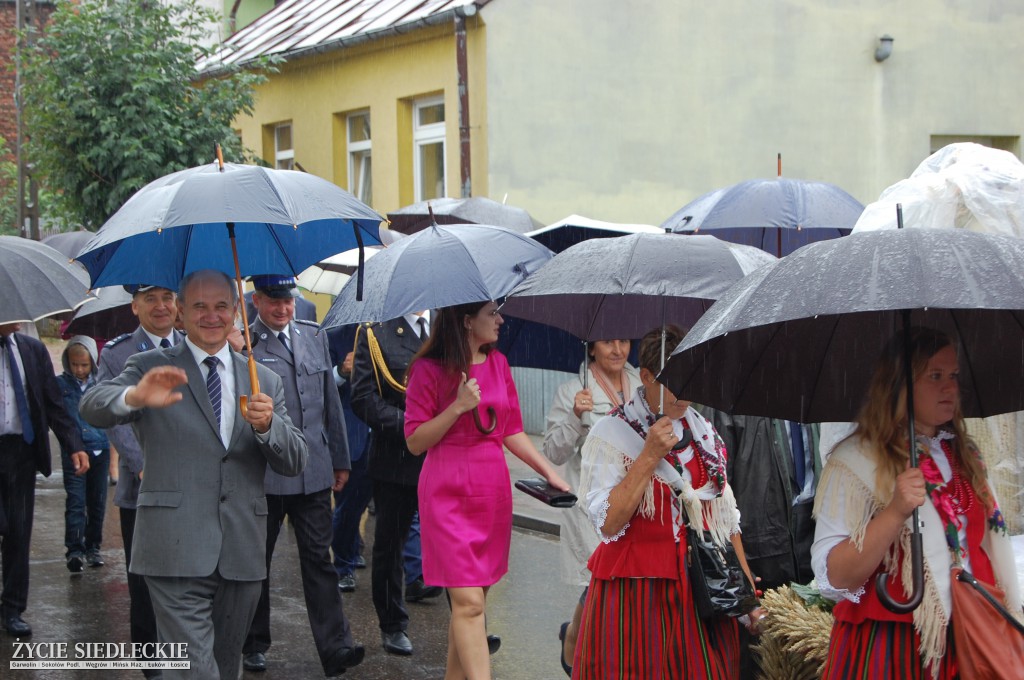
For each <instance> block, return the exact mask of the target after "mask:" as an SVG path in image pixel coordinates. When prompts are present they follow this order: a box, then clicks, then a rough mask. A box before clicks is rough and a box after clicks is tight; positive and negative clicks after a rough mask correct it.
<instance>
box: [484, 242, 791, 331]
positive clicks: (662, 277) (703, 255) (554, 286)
mask: <svg viewBox="0 0 1024 680" xmlns="http://www.w3.org/2000/svg"><path fill="white" fill-rule="evenodd" d="M774 259H775V258H774V257H772V256H771V255H769V254H767V253H765V252H763V251H760V250H757V249H754V248H750V247H747V246H739V245H735V244H731V243H726V242H725V241H720V240H718V239H717V238H715V237H713V236H694V237H690V238H682V237H680V236H673V235H671V234H647V233H640V234H630V235H629V236H620V237H617V238H602V239H590V240H587V241H583V242H581V243H577V244H576V245H574V246H571V247H570V248H567V249H566V250H564V251H562V252H561V253H559V254H558V255H556V256H555V257H554V259H552V260H551V262H550V263H549V264H548V265H547V266H545V267H544V269H542V270H540V271H539V272H537V273H536V274H534V275H532V276H530V278H528V279H527V280H526V281H524V282H523V283H521V284H520V285H519V286H517V287H516V289H515V290H514V291H512V292H511V293H510V294H509V297H508V299H507V300H506V301H505V304H504V305H502V308H501V311H502V313H508V314H511V315H512V316H516V317H519V318H522V319H529V320H531V321H539V322H540V323H544V324H548V325H551V326H556V327H558V328H561V329H562V330H565V331H568V332H570V333H572V334H573V335H575V336H576V337H578V338H581V339H583V340H607V339H609V338H638V337H640V336H641V335H643V334H644V333H646V332H647V331H649V330H651V328H654V327H657V326H660V325H663V324H665V323H677V324H681V325H684V326H686V325H690V324H692V323H694V322H695V321H696V320H697V319H698V318H700V316H701V315H702V314H703V313H704V311H705V310H706V309H707V308H708V307H710V306H711V303H712V302H713V301H714V300H716V299H717V298H718V297H719V296H720V295H722V294H723V293H724V292H725V291H726V290H728V288H729V286H731V285H732V284H733V283H735V282H736V281H739V280H740V279H741V278H743V276H744V275H745V274H747V273H749V272H751V271H753V270H754V269H756V268H757V267H759V266H761V265H762V264H765V263H766V262H769V261H772V260H774Z"/></svg>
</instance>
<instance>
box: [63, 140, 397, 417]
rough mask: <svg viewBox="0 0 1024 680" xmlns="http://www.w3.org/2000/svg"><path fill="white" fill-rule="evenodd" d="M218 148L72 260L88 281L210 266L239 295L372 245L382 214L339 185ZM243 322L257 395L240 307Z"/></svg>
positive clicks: (176, 277) (167, 284)
mask: <svg viewBox="0 0 1024 680" xmlns="http://www.w3.org/2000/svg"><path fill="white" fill-rule="evenodd" d="M217 154H218V160H217V162H216V163H210V164H208V165H201V166H199V167H195V168H189V169H188V170H182V171H180V172H175V173H172V174H170V175H166V176H164V177H161V178H160V179H157V180H155V181H153V182H150V183H149V184H147V185H146V186H144V187H142V188H141V189H139V190H138V191H137V192H135V194H134V195H133V196H132V197H131V198H130V199H128V202H127V203H125V204H124V205H123V206H121V209H120V210H118V211H117V212H116V213H114V216H113V217H111V218H110V219H109V220H107V221H106V223H105V224H104V225H103V226H102V227H100V229H99V231H97V232H96V235H95V236H94V237H93V238H92V240H91V241H89V243H88V245H86V247H85V249H84V250H83V251H82V252H81V253H79V255H78V258H77V259H78V261H79V262H81V263H82V264H84V265H85V268H86V269H87V270H88V271H89V275H90V276H91V277H92V284H93V286H94V287H99V286H106V285H113V284H119V283H120V284H133V283H148V284H151V285H157V286H161V287H163V288H169V289H171V290H177V288H178V284H179V283H180V282H181V280H182V279H183V278H184V277H185V275H186V274H189V273H191V272H195V271H199V270H202V269H216V270H219V271H222V272H224V273H225V274H227V275H228V276H234V278H235V281H236V283H237V285H238V294H239V298H241V296H242V277H244V276H258V275H260V274H292V275H294V276H297V275H298V274H299V273H300V272H302V270H303V269H305V268H306V267H308V266H310V265H311V264H313V263H314V262H319V261H320V260H322V259H323V258H324V257H327V256H329V255H333V254H335V253H340V252H342V251H344V250H349V249H350V248H356V247H358V248H360V249H361V248H362V247H363V245H364V244H365V243H374V244H379V243H380V238H379V236H378V229H379V226H380V222H381V221H382V219H383V218H381V216H380V215H378V214H377V213H375V212H374V211H373V210H371V209H370V208H369V207H367V206H366V205H364V204H363V203H362V202H361V201H359V199H357V198H356V197H355V196H353V195H352V194H350V193H348V192H347V191H345V190H344V189H342V188H340V187H338V186H336V185H334V184H331V183H330V182H328V181H327V180H325V179H321V178H319V177H317V176H316V175H311V174H309V173H305V172H298V171H294V170H273V169H270V168H264V167H260V166H256V165H237V164H232V163H227V164H225V163H223V162H222V161H221V160H220V149H219V148H218V150H217ZM361 282H362V279H361V278H360V279H359V281H358V283H360V284H361ZM242 321H243V325H244V328H243V331H244V333H245V345H246V348H247V349H248V350H250V351H249V380H250V383H251V385H252V392H253V394H256V393H258V392H259V380H258V379H257V377H256V362H255V360H254V359H253V358H252V351H251V349H252V343H251V340H250V338H249V320H248V318H247V315H246V313H245V308H244V306H243V307H242ZM242 400H243V401H242V409H243V411H244V409H245V397H244V396H243V397H242Z"/></svg>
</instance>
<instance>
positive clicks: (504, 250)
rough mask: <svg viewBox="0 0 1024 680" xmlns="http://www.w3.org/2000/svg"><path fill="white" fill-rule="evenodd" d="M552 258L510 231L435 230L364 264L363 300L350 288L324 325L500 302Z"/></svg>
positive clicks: (397, 244)
mask: <svg viewBox="0 0 1024 680" xmlns="http://www.w3.org/2000/svg"><path fill="white" fill-rule="evenodd" d="M550 259H551V251H550V250H548V249H547V248H545V247H544V246H542V245H540V244H539V243H537V242H536V241H534V240H533V239H531V238H529V237H528V236H524V235H522V234H518V233H516V232H514V231H512V230H510V229H504V228H502V227H495V226H491V225H486V224H459V225H450V226H437V225H435V226H432V227H430V228H429V229H425V230H423V231H420V232H417V233H415V234H413V235H412V236H409V237H408V238H403V239H401V240H399V241H397V242H395V243H394V244H393V245H391V246H390V247H388V248H385V249H384V250H382V251H380V252H379V253H377V254H376V255H375V256H374V257H373V258H372V259H369V260H367V261H366V263H365V264H364V265H363V279H364V281H365V283H364V294H363V300H362V301H358V300H356V286H355V285H354V283H355V279H352V280H351V281H349V283H347V284H345V287H344V288H342V289H341V292H339V293H338V297H337V298H335V300H334V303H333V304H332V305H331V308H330V310H328V312H327V316H326V317H325V318H324V322H323V326H324V327H325V328H330V327H332V326H343V325H346V324H350V323H358V322H360V321H386V320H388V319H394V318H397V317H399V316H402V315H403V314H408V313H410V312H415V311H420V310H424V309H437V308H439V307H450V306H452V305H459V304H464V303H468V302H480V301H482V300H496V299H498V298H500V297H503V296H505V295H507V294H508V292H509V291H510V290H512V288H514V287H515V286H516V284H518V283H519V282H521V281H522V280H523V279H525V278H526V277H527V275H529V274H530V273H531V272H534V271H537V270H538V269H540V267H541V265H543V264H544V263H546V262H547V261H548V260H550Z"/></svg>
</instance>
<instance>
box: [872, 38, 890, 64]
mask: <svg viewBox="0 0 1024 680" xmlns="http://www.w3.org/2000/svg"><path fill="white" fill-rule="evenodd" d="M893 40H894V38H893V37H892V36H891V35H888V34H886V35H883V36H882V37H881V38H879V39H878V47H876V48H875V61H877V62H878V63H882V62H883V61H885V60H886V59H888V58H889V57H890V56H891V55H892V41H893Z"/></svg>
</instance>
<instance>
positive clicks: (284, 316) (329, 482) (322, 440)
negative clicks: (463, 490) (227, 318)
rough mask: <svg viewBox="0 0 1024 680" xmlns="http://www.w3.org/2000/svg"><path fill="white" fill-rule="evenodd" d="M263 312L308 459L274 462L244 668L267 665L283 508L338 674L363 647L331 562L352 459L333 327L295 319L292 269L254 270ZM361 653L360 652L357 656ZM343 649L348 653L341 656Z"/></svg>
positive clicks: (259, 350)
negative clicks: (296, 465)
mask: <svg viewBox="0 0 1024 680" xmlns="http://www.w3.org/2000/svg"><path fill="white" fill-rule="evenodd" d="M252 283H253V286H254V287H255V291H254V293H253V304H254V306H255V308H256V312H257V317H256V319H255V321H253V322H252V325H251V326H250V335H251V337H252V343H253V347H252V353H253V356H254V357H255V358H256V361H258V362H259V363H260V364H262V365H264V366H266V367H267V368H269V369H271V370H272V371H274V372H275V373H277V374H278V375H279V376H281V382H282V383H283V385H284V392H285V403H286V405H287V409H288V416H289V417H290V418H291V419H292V422H293V423H295V425H296V427H298V428H299V429H300V430H301V431H302V433H303V435H304V436H305V438H306V445H307V446H308V448H309V462H308V463H307V464H306V469H305V470H304V471H303V473H302V474H301V475H299V476H298V477H284V476H281V475H279V474H277V473H275V472H273V471H272V470H270V469H269V468H268V470H267V474H266V479H265V483H264V485H265V488H266V492H267V505H268V508H269V514H268V516H267V573H268V578H267V580H266V581H264V582H263V592H262V594H261V596H260V602H259V605H258V606H257V609H256V616H255V618H254V619H253V623H252V626H251V627H250V629H249V635H248V637H247V638H246V641H245V646H244V647H243V654H244V657H243V666H244V667H245V669H246V670H249V671H255V672H260V671H263V670H266V667H267V661H266V652H267V650H268V649H269V648H270V644H271V638H270V585H269V581H270V579H269V573H270V561H271V558H272V556H273V552H274V545H275V543H276V541H277V536H278V534H279V532H280V529H281V523H282V522H283V521H284V517H285V515H287V516H288V517H289V518H290V521H291V525H292V528H293V529H294V531H295V542H296V544H297V547H298V550H299V565H300V569H301V574H302V590H303V593H304V594H305V598H306V610H307V612H308V614H309V624H310V629H311V630H312V633H313V641H314V642H315V643H316V648H317V652H318V654H319V656H320V662H321V664H322V665H323V667H324V672H325V673H326V674H327V675H328V676H331V675H334V674H336V673H339V672H342V671H343V670H344V669H345V668H346V667H349V666H353V665H356V663H358V662H359V660H362V656H363V653H364V652H363V648H362V647H360V646H357V645H355V644H354V643H353V641H352V631H351V629H350V627H349V622H348V620H347V619H346V618H345V613H344V610H343V607H342V601H341V594H340V593H339V592H338V588H337V579H336V577H335V571H334V566H333V564H332V562H331V555H330V545H331V537H332V526H331V520H332V511H331V491H332V490H334V491H340V490H341V489H342V488H343V487H344V485H345V482H346V481H347V480H348V475H349V470H350V469H351V463H350V461H349V451H348V442H347V438H346V433H345V418H344V416H343V415H342V410H341V400H340V399H339V397H338V390H337V387H336V386H335V383H334V375H333V372H332V371H333V365H332V363H331V358H330V353H329V351H328V343H327V334H326V333H321V332H319V327H318V326H317V325H316V324H315V323H312V322H308V321H297V320H295V318H294V317H295V299H296V298H297V297H298V296H299V290H298V288H296V286H295V279H294V278H292V277H291V276H278V275H267V276H254V277H253V278H252ZM356 655H358V657H359V660H356V659H355V658H354V657H355V656H356ZM342 657H344V658H342Z"/></svg>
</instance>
